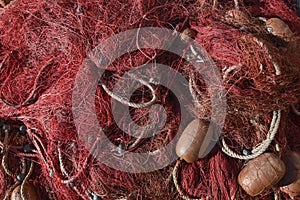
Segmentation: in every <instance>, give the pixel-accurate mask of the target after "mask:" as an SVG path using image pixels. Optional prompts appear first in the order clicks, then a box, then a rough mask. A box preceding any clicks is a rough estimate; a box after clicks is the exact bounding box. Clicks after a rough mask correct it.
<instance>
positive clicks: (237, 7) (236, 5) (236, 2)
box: [234, 0, 240, 10]
mask: <svg viewBox="0 0 300 200" xmlns="http://www.w3.org/2000/svg"><path fill="white" fill-rule="evenodd" d="M234 7H235V9H237V10H239V9H240V7H239V1H238V0H234Z"/></svg>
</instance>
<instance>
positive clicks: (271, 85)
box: [0, 0, 300, 200]
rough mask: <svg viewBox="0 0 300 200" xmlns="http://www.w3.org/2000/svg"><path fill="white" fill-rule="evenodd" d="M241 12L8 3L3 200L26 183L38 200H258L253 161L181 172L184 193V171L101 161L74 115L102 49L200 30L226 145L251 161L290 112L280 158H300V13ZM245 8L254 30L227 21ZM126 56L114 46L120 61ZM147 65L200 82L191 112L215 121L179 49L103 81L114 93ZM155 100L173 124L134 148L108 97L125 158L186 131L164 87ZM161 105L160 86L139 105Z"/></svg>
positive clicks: (280, 7) (3, 35) (110, 125)
mask: <svg viewBox="0 0 300 200" xmlns="http://www.w3.org/2000/svg"><path fill="white" fill-rule="evenodd" d="M238 3H239V4H238V5H235V3H234V2H233V1H205V0H203V1H196V0H186V1H182V0H175V1H174V0H163V1H146V0H130V1H123V0H117V1H96V0H87V1H72V0H58V1H50V0H31V1H28V0H16V1H13V2H11V3H10V4H9V5H7V6H5V7H4V4H6V3H2V4H3V7H4V8H3V9H2V10H0V71H1V76H0V97H1V101H0V118H1V124H2V125H3V126H4V127H3V128H2V131H1V137H0V138H1V149H3V151H2V154H1V159H2V166H1V167H0V198H1V199H5V198H6V199H9V198H10V195H11V191H12V190H13V189H14V188H15V186H16V185H18V184H20V183H21V182H22V180H26V181H27V182H28V183H30V184H32V185H34V187H35V188H36V191H37V196H38V198H37V199H72V200H73V199H93V198H94V199H96V196H98V198H99V199H100V198H101V199H128V200H129V199H181V197H182V196H184V195H186V196H189V197H190V198H193V197H194V198H206V197H207V198H212V199H250V197H249V196H247V194H246V193H245V192H244V191H243V190H242V189H241V188H240V187H239V186H238V183H237V175H238V173H239V170H240V169H241V168H242V167H243V164H244V163H245V162H244V161H243V160H239V159H236V158H231V157H229V156H228V155H226V154H224V153H223V152H222V150H221V148H220V146H218V145H216V147H215V148H214V149H213V150H212V152H211V153H210V154H209V155H208V156H207V157H205V158H204V159H201V160H198V161H197V162H194V163H193V164H187V163H185V162H181V164H180V166H179V168H178V176H177V181H178V184H177V185H176V184H174V180H173V179H174V177H172V172H173V169H174V166H175V163H171V164H170V165H169V166H167V167H165V168H163V169H160V170H156V171H153V172H147V173H129V172H125V171H119V170H116V169H113V168H110V167H109V166H106V165H104V164H103V163H101V162H99V160H97V159H95V158H94V157H93V156H91V155H90V154H89V149H87V148H86V146H85V144H84V143H83V141H81V140H80V139H79V138H78V133H77V130H76V127H75V124H74V119H73V115H72V92H73V87H74V83H75V79H76V76H77V73H78V71H79V69H80V67H81V65H82V63H83V61H84V59H85V58H86V57H87V55H88V54H89V53H90V52H91V51H92V50H93V49H94V48H95V47H96V46H97V45H98V44H99V43H101V42H102V41H104V40H106V39H107V38H109V37H110V36H113V35H115V34H118V33H121V32H124V31H126V30H129V29H133V28H141V27H160V28H168V29H172V30H176V31H180V32H182V31H183V30H184V29H185V28H191V29H192V30H194V31H196V35H195V41H196V42H197V43H198V44H200V45H201V46H202V47H203V48H204V49H205V50H206V51H207V52H208V54H209V55H210V56H211V58H212V59H213V61H214V62H215V64H216V66H217V68H218V70H219V72H220V74H221V76H222V77H221V78H222V82H223V84H224V88H225V90H226V99H227V114H226V120H225V124H224V127H223V131H222V132H223V135H222V138H223V139H224V141H226V142H227V144H228V146H229V147H230V148H231V149H233V150H234V151H235V152H237V153H241V152H242V151H243V150H246V149H248V150H250V149H251V148H253V147H255V146H256V145H258V144H259V143H260V142H261V141H263V140H264V139H265V138H266V137H267V132H268V130H269V129H270V124H271V122H272V118H273V117H274V112H276V111H278V110H280V111H281V118H280V120H279V121H280V125H279V129H278V131H277V134H276V137H275V139H274V141H273V142H272V144H271V145H270V146H269V148H268V151H272V152H276V151H278V148H279V151H280V152H281V153H284V152H286V151H287V150H300V117H299V113H298V115H297V110H298V111H299V110H300V103H299V100H300V76H299V75H300V68H299V65H300V50H299V49H300V47H299V39H298V35H297V34H299V32H300V18H299V17H298V16H297V7H296V6H295V3H294V2H293V1H284V0H257V1H250V0H249V1H248V0H244V1H238ZM0 5H1V4H0ZM233 9H239V10H240V11H241V12H242V13H245V14H246V15H247V16H250V17H249V19H247V20H249V21H247V20H243V19H234V21H232V20H230V19H228V18H226V17H225V16H226V12H227V11H229V10H233ZM258 17H265V18H266V19H268V18H270V17H278V18H280V19H282V20H283V21H284V22H285V23H286V24H287V25H288V26H289V27H290V29H291V31H292V32H293V33H294V34H295V35H294V36H293V39H292V41H285V40H283V39H282V38H280V37H277V36H276V35H273V34H270V33H269V32H267V31H266V29H265V27H264V22H263V21H262V20H259V19H258ZM165 40H166V38H161V40H160V43H161V44H163V45H164V44H165ZM116 48H117V47H115V46H107V47H106V49H107V50H108V51H114V50H115V49H116ZM108 59H109V58H108ZM145 63H163V64H166V65H168V66H170V67H171V68H172V69H175V70H176V71H178V72H180V73H181V74H183V76H185V77H186V79H188V80H192V82H193V84H192V88H193V91H195V93H196V97H197V98H198V101H197V102H198V105H201V106H199V107H197V109H195V108H191V109H190V112H191V113H193V114H194V115H195V117H199V118H207V117H208V116H210V114H211V102H210V100H209V99H210V95H209V93H208V91H207V90H206V88H205V83H204V82H203V79H202V78H201V75H200V74H198V73H197V72H196V70H195V69H194V68H193V67H191V65H190V64H188V63H187V62H186V61H185V60H184V59H183V58H180V57H179V56H177V55H173V54H172V53H170V52H167V51H163V50H159V49H150V48H149V49H140V50H137V51H134V52H129V53H126V54H124V55H122V56H121V57H120V58H119V59H117V60H116V61H115V62H114V63H113V64H112V65H110V66H109V67H108V68H107V71H106V73H105V74H104V76H103V80H102V82H104V83H105V85H107V88H108V89H110V90H111V89H112V88H113V86H114V84H115V82H116V81H117V80H119V79H120V77H122V75H123V74H124V73H125V72H126V71H128V70H130V69H133V68H135V67H137V66H140V65H142V64H145ZM151 73H152V72H151V71H149V74H151ZM86 81H88V80H86ZM171 84H172V83H171ZM173 84H175V83H173ZM128 85H129V83H128ZM155 90H156V95H157V98H158V100H157V101H159V102H160V104H161V105H163V106H164V109H165V112H166V116H167V120H166V125H165V126H164V127H163V128H162V129H161V130H160V132H159V134H157V135H155V136H154V137H152V138H144V139H141V140H140V141H138V142H136V144H135V145H131V144H132V143H134V142H135V140H136V139H135V138H134V137H131V136H129V135H128V134H126V131H123V130H122V129H121V128H120V127H118V126H117V125H116V122H115V120H114V117H113V115H112V112H113V110H114V109H118V108H117V107H114V106H113V105H111V104H110V102H111V100H112V97H111V95H109V94H108V92H107V90H106V89H105V88H103V87H101V86H100V85H99V86H98V87H97V90H96V94H95V109H96V114H97V119H98V121H99V124H100V125H101V126H102V127H105V128H104V132H105V134H106V136H107V137H108V138H109V139H110V140H111V141H112V142H113V143H114V144H115V145H116V147H118V148H116V153H115V154H116V155H117V154H118V155H119V154H120V152H122V151H124V150H125V149H129V151H132V152H148V151H153V150H155V149H159V148H160V147H162V146H164V145H165V144H166V143H168V142H169V141H170V140H172V138H173V137H174V135H175V134H176V132H177V131H178V124H179V123H180V120H181V114H182V113H180V111H179V106H180V105H179V104H178V101H177V100H176V97H175V96H174V94H173V93H172V91H169V90H168V89H167V88H165V87H163V86H156V87H155ZM151 95H152V94H151V91H150V90H149V88H147V87H141V88H139V89H138V90H137V91H136V93H134V95H132V97H131V99H130V101H131V102H136V103H140V102H147V101H150V100H151V98H152V96H151ZM292 108H293V109H292ZM150 112H151V110H150V108H148V107H145V108H131V109H130V115H131V117H132V119H133V121H135V122H136V123H138V124H140V125H144V124H148V123H149V121H150V120H151V117H149V115H150V114H149V113H150ZM23 124H24V125H25V126H26V127H27V129H26V134H18V135H16V133H17V132H20V130H19V127H20V126H22V125H23ZM7 125H9V128H8V127H7ZM87 138H88V142H89V146H90V148H91V149H92V150H95V149H97V145H98V143H101V140H100V141H99V139H97V135H96V134H94V133H90V135H87ZM276 144H277V148H276ZM24 148H25V149H24ZM3 157H4V158H5V159H3ZM167 157H168V154H166V155H161V157H160V159H168V158H167ZM107 159H110V158H109V157H107ZM3 161H5V162H6V163H5V164H3ZM134 162H135V160H132V163H134ZM30 163H34V166H33V170H32V173H31V174H30V176H28V178H26V177H25V178H24V177H23V178H21V181H20V180H18V179H20V177H18V175H20V172H22V170H23V171H24V168H25V171H26V173H28V171H30V169H29V166H30ZM24 165H25V166H26V167H24ZM129 165H130V164H129ZM8 170H9V171H10V172H11V173H9V171H8ZM26 173H25V174H26ZM21 174H22V173H21ZM178 187H179V188H180V189H179V190H181V192H180V191H178ZM274 193H276V194H277V195H280V196H281V198H282V199H289V197H288V195H286V194H283V193H280V192H279V190H277V189H276V191H275V192H274V191H273V190H272V189H269V190H266V191H265V192H264V193H262V194H260V196H259V198H260V199H270V198H273V195H274Z"/></svg>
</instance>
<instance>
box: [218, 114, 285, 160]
mask: <svg viewBox="0 0 300 200" xmlns="http://www.w3.org/2000/svg"><path fill="white" fill-rule="evenodd" d="M280 118H281V110H278V111H273V118H272V122H271V124H270V128H269V131H268V134H267V138H266V139H265V140H264V141H263V142H262V143H260V144H259V145H258V146H256V147H255V148H254V149H253V150H252V151H251V154H250V155H241V154H237V153H235V152H234V151H232V150H231V149H230V148H229V147H228V145H227V144H226V142H225V140H224V138H222V140H221V142H222V144H221V145H222V151H223V152H224V153H225V154H227V155H228V156H230V157H233V158H238V159H242V160H249V159H253V158H256V157H257V156H259V155H261V154H262V153H264V152H265V151H266V149H267V148H268V147H269V146H270V144H271V142H272V141H273V139H274V137H275V135H276V133H277V131H278V128H279V124H280Z"/></svg>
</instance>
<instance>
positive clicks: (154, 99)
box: [100, 79, 156, 108]
mask: <svg viewBox="0 0 300 200" xmlns="http://www.w3.org/2000/svg"><path fill="white" fill-rule="evenodd" d="M137 81H139V82H140V83H142V84H143V85H145V86H147V87H148V88H149V89H150V90H151V93H152V99H151V101H149V102H145V103H132V102H129V101H128V100H127V99H124V98H123V97H121V96H118V95H116V94H114V93H113V92H112V91H110V90H109V89H108V88H107V87H106V85H104V84H100V85H101V86H102V88H103V89H104V91H105V92H106V93H107V94H108V95H109V96H111V97H112V98H113V99H115V100H116V101H119V102H120V103H122V104H124V105H127V106H130V107H133V108H145V107H148V106H151V105H152V104H154V102H155V101H156V94H155V90H154V88H153V87H152V86H151V85H150V84H149V83H148V82H146V81H144V80H141V79H137Z"/></svg>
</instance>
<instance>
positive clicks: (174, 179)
mask: <svg viewBox="0 0 300 200" xmlns="http://www.w3.org/2000/svg"><path fill="white" fill-rule="evenodd" d="M179 170H180V160H177V162H176V165H175V167H174V169H173V173H172V175H173V182H174V185H175V187H176V189H177V191H178V193H179V194H180V197H181V198H182V199H185V200H204V199H202V198H190V197H188V196H187V195H185V194H184V192H183V191H182V189H181V188H180V185H179V184H178V171H179ZM206 199H208V198H206Z"/></svg>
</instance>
